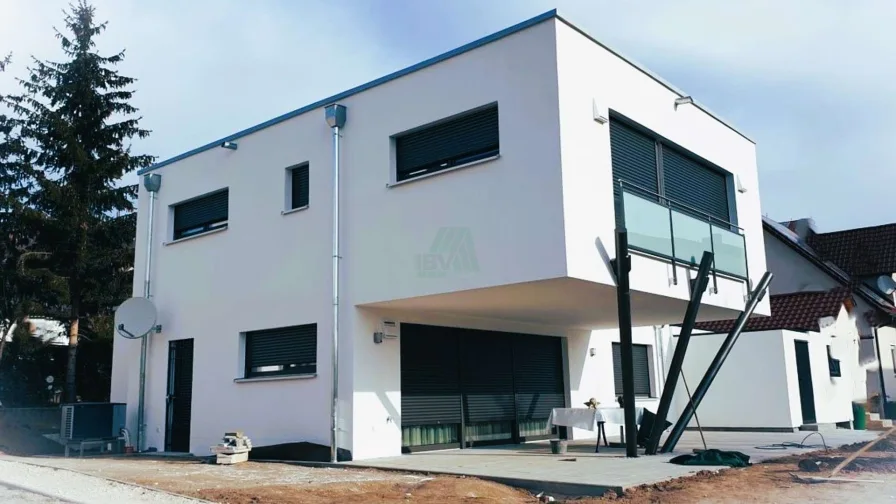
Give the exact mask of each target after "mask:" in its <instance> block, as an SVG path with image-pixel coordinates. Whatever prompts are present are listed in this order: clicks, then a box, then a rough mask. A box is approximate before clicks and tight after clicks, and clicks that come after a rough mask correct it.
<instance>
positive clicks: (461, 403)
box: [112, 11, 770, 459]
mask: <svg viewBox="0 0 896 504" xmlns="http://www.w3.org/2000/svg"><path fill="white" fill-rule="evenodd" d="M333 104H338V105H342V106H345V107H346V109H345V110H346V116H347V118H346V121H345V123H344V125H342V126H340V127H339V128H338V131H337V133H338V135H339V137H338V138H339V143H338V144H337V145H335V146H334V141H333V136H334V131H333V130H331V128H330V125H328V123H327V122H326V121H325V117H324V116H325V107H326V106H329V105H333ZM328 110H337V109H332V108H329V109H328ZM334 151H335V152H337V153H338V158H336V159H334V158H335V156H336V155H335V154H334ZM337 160H338V164H339V170H340V177H339V181H340V186H339V188H340V193H339V194H340V197H339V200H338V201H337V205H336V206H337V207H338V209H339V221H338V222H339V223H340V224H339V226H338V227H339V230H338V236H339V239H340V247H339V250H338V256H339V260H338V264H339V266H338V267H339V271H340V277H339V283H338V286H339V296H338V303H337V306H338V314H334V300H333V294H334V289H333V287H332V286H333V283H334V281H333V275H332V269H331V268H332V266H331V265H332V263H333V262H334V259H333V256H334V252H335V250H334V249H335V247H334V246H333V245H332V244H331V240H332V235H333V228H334V222H337V221H336V219H335V218H334V214H333V207H334V199H335V194H334V191H333V179H334V164H335V162H336V161H337ZM149 172H151V173H153V174H160V175H161V177H162V179H161V180H162V181H161V189H160V190H159V192H158V195H157V198H156V202H157V203H156V207H155V208H156V212H155V216H154V220H153V221H152V222H153V228H152V230H151V232H152V241H151V242H150V243H147V239H148V238H147V231H148V229H147V228H148V224H149V222H150V215H149V194H148V193H147V191H146V189H145V188H144V187H141V189H140V195H139V217H138V224H137V246H136V250H137V254H136V258H135V271H134V278H135V279H136V280H135V286H134V287H135V288H134V293H135V295H141V294H142V292H143V278H144V272H145V271H146V270H145V260H146V256H145V251H146V248H147V245H150V246H151V247H152V250H153V256H152V265H151V267H150V275H149V278H150V279H151V285H152V299H153V301H154V303H155V305H156V306H157V308H158V313H159V317H158V323H159V324H160V325H161V331H160V332H159V333H153V334H151V336H150V338H151V342H150V351H149V357H148V362H147V376H146V402H145V404H146V422H145V424H146V435H147V438H146V442H145V443H144V448H146V447H155V448H157V449H159V450H167V451H193V452H196V453H204V452H205V451H206V449H207V447H208V446H210V445H212V444H214V443H215V442H217V440H218V439H219V438H220V436H221V435H222V434H223V432H224V431H226V430H230V429H234V428H237V429H241V430H243V431H245V432H246V433H247V435H248V436H250V437H251V438H252V440H253V444H255V445H256V446H263V445H275V444H280V443H287V442H297V441H309V442H314V443H319V444H323V445H329V444H330V434H331V418H332V417H331V415H332V412H331V405H332V404H333V402H334V385H333V384H334V378H336V377H338V388H337V390H336V391H337V392H338V394H336V395H337V397H336V404H337V406H338V409H337V412H336V416H337V418H338V422H337V425H336V427H337V434H338V436H337V437H338V446H339V447H340V448H344V449H347V450H350V451H351V453H352V456H353V457H354V458H355V459H366V458H371V457H382V456H392V455H397V454H399V453H401V452H402V451H409V450H420V449H433V448H442V447H460V446H462V445H465V446H471V445H480V444H484V443H512V442H521V441H525V440H531V439H538V438H543V437H546V436H550V435H556V433H555V432H554V430H553V429H552V428H551V426H549V425H548V423H547V419H548V416H549V414H550V411H551V408H552V407H562V406H568V405H581V404H582V403H584V402H585V401H587V400H588V399H589V398H590V397H595V398H597V399H598V400H599V401H600V402H601V403H603V405H613V404H614V403H615V401H614V400H615V397H616V396H617V394H619V392H620V390H619V388H620V383H621V377H620V374H619V367H620V360H619V359H618V357H616V355H617V354H618V352H615V351H614V343H616V342H618V341H619V332H618V329H617V328H618V320H617V308H616V282H615V275H614V274H613V272H612V269H611V266H610V261H611V259H612V258H614V257H615V255H616V253H615V235H614V229H615V227H616V222H617V220H618V221H619V222H624V223H625V225H626V227H627V228H628V231H629V241H630V245H631V247H632V250H633V256H632V270H631V289H632V292H631V300H632V307H633V309H632V319H633V323H634V325H635V326H637V327H636V329H635V331H634V339H635V343H636V344H637V345H638V346H637V347H636V351H635V359H636V362H635V368H636V369H635V388H636V389H637V392H638V396H639V399H638V402H639V404H641V405H645V406H651V407H653V406H655V404H656V402H657V397H658V395H659V392H660V391H661V390H662V382H663V380H662V377H663V369H664V367H665V364H664V362H663V357H662V355H663V354H662V353H661V352H659V351H658V350H659V349H660V348H662V347H664V346H667V345H668V331H663V330H662V329H661V327H660V326H663V325H667V324H672V323H680V321H681V320H682V317H683V316H684V311H685V308H686V306H687V303H688V299H689V296H690V293H689V289H690V287H689V282H688V279H689V278H692V277H693V276H694V274H695V271H694V269H695V268H694V264H696V262H697V261H699V259H700V256H701V254H702V252H703V250H705V249H710V250H713V251H714V252H715V253H716V270H715V271H714V272H713V275H712V280H711V282H710V286H711V288H710V289H708V291H707V293H706V294H705V295H704V297H703V305H702V307H701V311H700V317H701V319H702V320H717V319H724V318H731V317H734V316H736V315H737V314H738V313H739V312H740V311H741V310H742V309H743V307H744V304H745V301H746V300H747V298H748V293H749V292H750V288H751V286H752V285H753V284H755V282H756V281H758V279H759V278H760V277H761V275H762V274H763V273H764V272H765V270H766V266H765V248H764V244H763V233H762V219H761V212H760V206H759V192H758V183H757V169H756V149H755V145H754V143H753V142H752V141H751V140H750V139H749V138H747V137H746V136H744V135H743V134H741V133H739V132H738V131H737V130H736V129H734V128H733V127H732V126H730V125H728V124H727V123H725V122H723V121H722V120H721V119H719V118H718V117H717V116H715V115H713V114H712V113H710V112H709V111H707V110H706V109H705V108H704V107H702V106H700V105H699V104H697V103H696V102H694V101H693V100H692V99H691V98H690V97H688V96H686V95H685V94H684V93H682V92H681V91H678V90H677V89H675V88H674V87H672V86H671V85H669V84H667V83H665V82H664V81H663V80H661V79H660V78H658V77H656V76H654V75H653V74H651V73H649V72H648V71H647V70H644V69H643V68H641V67H639V66H637V65H636V64H635V63H633V62H631V61H630V60H627V59H625V58H623V57H621V56H620V55H619V54H618V53H616V52H613V51H611V50H609V49H608V48H607V47H605V46H604V45H602V44H600V43H599V42H597V41H596V40H594V39H593V38H591V37H589V36H588V35H586V34H585V33H584V32H583V31H582V30H581V29H579V28H577V27H575V26H574V25H572V24H571V23H569V22H568V21H566V20H565V19H563V18H562V17H560V16H558V15H557V14H556V12H554V11H551V12H548V13H546V14H543V15H541V16H538V17H536V18H533V19H530V20H528V21H525V22H523V23H521V24H518V25H516V26H513V27H510V28H508V29H505V30H502V31H500V32H498V33H495V34H493V35H490V36H488V37H485V38H483V39H481V40H478V41H476V42H473V43H470V44H467V45H465V46H463V47H460V48H458V49H455V50H453V51H450V52H448V53H445V54H443V55H441V56H437V57H435V58H432V59H430V60H427V61H424V62H422V63H419V64H417V65H414V66H412V67H409V68H407V69H405V70H401V71H399V72H396V73H394V74H391V75H388V76H385V77H383V78H380V79H377V80H375V81H373V82H371V83H369V84H365V85H363V86H360V87H357V88H354V89H351V90H349V91H346V92H343V93H340V94H337V95H334V96H332V97H330V98H327V99H324V100H321V101H319V102H317V103H313V104H311V105H308V106H306V107H303V108H301V109H298V110H295V111H293V112H289V113H287V114H285V115H282V116H280V117H277V118H274V119H272V120H270V121H267V122H265V123H263V124H260V125H258V126H255V127H252V128H250V129H248V130H245V131H241V132H239V133H236V134H233V135H231V136H229V137H226V138H223V139H221V140H219V141H216V142H213V143H210V144H208V145H205V146H202V147H199V148H197V149H194V150H192V151H190V152H187V153H185V154H182V155H179V156H177V157H175V158H172V159H170V160H168V161H164V162H161V163H159V164H157V165H155V166H152V167H150V168H149V169H147V170H143V172H141V173H149ZM620 181H621V182H620ZM769 313H770V312H769V306H768V298H767V297H766V298H765V299H764V300H763V301H762V303H760V305H759V307H758V309H757V314H759V315H769ZM334 318H335V320H336V321H337V322H338V325H337V326H336V327H334V323H333V321H334ZM337 327H338V365H339V367H338V374H337V375H336V376H335V377H334V366H333V364H332V360H333V358H334V354H336V352H335V351H334V345H333V341H334V333H335V332H336V328H337ZM395 336H397V337H395ZM139 353H140V343H139V341H132V340H126V339H123V338H119V339H117V340H116V344H115V348H114V359H113V379H112V400H113V401H122V402H127V404H128V417H129V428H130V429H132V430H133V431H136V427H137V425H136V411H137V397H138V390H139V375H138V367H139V366H138V365H137V363H138V362H139ZM614 368H616V369H615V371H614ZM571 435H572V436H573V437H582V436H586V435H593V434H591V433H583V432H578V431H576V432H572V433H571Z"/></svg>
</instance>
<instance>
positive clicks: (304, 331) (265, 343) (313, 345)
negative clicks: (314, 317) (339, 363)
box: [246, 324, 317, 378]
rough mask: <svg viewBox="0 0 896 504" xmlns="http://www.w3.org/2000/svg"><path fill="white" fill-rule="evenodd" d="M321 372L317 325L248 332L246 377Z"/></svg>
mask: <svg viewBox="0 0 896 504" xmlns="http://www.w3.org/2000/svg"><path fill="white" fill-rule="evenodd" d="M316 372H317V324H306V325H301V326H292V327H281V328H277V329H265V330H263V331H252V332H248V333H246V377H249V378H251V377H253V376H267V375H288V374H314V373H316Z"/></svg>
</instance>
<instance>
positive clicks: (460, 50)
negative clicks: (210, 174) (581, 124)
mask: <svg viewBox="0 0 896 504" xmlns="http://www.w3.org/2000/svg"><path fill="white" fill-rule="evenodd" d="M550 19H557V20H559V21H562V22H563V23H565V24H566V25H567V26H569V27H570V28H572V29H574V30H576V31H577V32H579V33H581V34H582V35H584V36H585V37H587V38H588V39H589V40H591V41H592V42H594V43H595V44H597V45H599V46H601V47H603V48H604V49H606V50H608V51H610V52H611V53H613V54H614V55H616V56H617V57H619V58H621V59H622V60H624V61H625V62H627V63H628V64H630V65H632V66H633V67H635V68H636V69H638V70H639V71H641V72H643V73H644V74H645V75H647V76H648V77H650V78H652V79H653V80H655V81H656V82H658V83H659V84H661V85H663V86H664V87H666V88H667V89H669V90H670V91H672V92H674V93H676V94H678V95H679V96H680V97H684V96H689V95H688V94H687V93H685V92H684V91H681V90H680V89H678V88H677V87H675V86H673V85H672V84H670V83H668V82H666V81H665V80H664V79H663V78H662V77H660V76H658V75H656V74H654V73H653V72H651V71H650V70H648V69H647V68H645V67H644V66H643V65H641V64H639V63H637V62H636V61H635V60H633V59H632V58H628V57H626V56H624V55H622V54H621V53H620V52H619V51H616V50H614V49H612V48H610V47H608V46H607V45H606V44H604V43H602V42H600V41H598V40H597V39H595V38H594V37H592V36H591V35H589V34H588V33H587V32H585V30H583V29H581V28H579V27H578V26H576V25H575V24H573V23H572V22H570V21H568V20H566V19H565V18H564V17H563V16H561V15H560V14H559V13H558V12H557V9H552V10H549V11H547V12H545V13H543V14H539V15H538V16H535V17H533V18H530V19H527V20H525V21H523V22H521V23H517V24H515V25H513V26H510V27H508V28H504V29H503V30H501V31H497V32H495V33H492V34H491V35H487V36H485V37H482V38H480V39H478V40H474V41H473V42H470V43H468V44H464V45H462V46H460V47H457V48H455V49H452V50H450V51H448V52H445V53H442V54H440V55H438V56H434V57H432V58H429V59H427V60H424V61H421V62H420V63H417V64H414V65H411V66H409V67H407V68H403V69H401V70H398V71H396V72H392V73H390V74H388V75H384V76H383V77H380V78H378V79H374V80H372V81H370V82H367V83H365V84H361V85H360V86H356V87H353V88H351V89H349V90H346V91H343V92H341V93H337V94H335V95H333V96H328V97H327V98H324V99H322V100H318V101H316V102H314V103H310V104H308V105H305V106H304V107H301V108H297V109H295V110H293V111H291V112H287V113H285V114H283V115H279V116H277V117H275V118H273V119H269V120H267V121H265V122H263V123H260V124H256V125H255V126H252V127H249V128H246V129H244V130H242V131H237V132H236V133H233V134H230V135H228V136H226V137H224V138H220V139H218V140H215V141H214V142H210V143H207V144H205V145H203V146H201V147H197V148H195V149H193V150H189V151H187V152H184V153H183V154H178V155H177V156H174V157H172V158H169V159H166V160H164V161H160V162H158V163H156V164H154V165H152V166H149V167H146V168H143V169H141V170H139V171H138V172H137V174H138V175H143V174H144V173H148V172H151V171H153V170H157V169H159V168H161V167H163V166H167V165H170V164H172V163H175V162H177V161H180V160H182V159H186V158H188V157H190V156H193V155H195V154H199V153H200V152H203V151H206V150H209V149H213V148H215V147H219V146H220V145H221V144H222V143H224V142H232V141H234V140H236V139H238V138H241V137H244V136H247V135H250V134H252V133H255V132H256V131H259V130H262V129H265V128H267V127H269V126H273V125H275V124H279V123H281V122H283V121H286V120H288V119H291V118H293V117H296V116H298V115H301V114H304V113H305V112H310V111H312V110H314V109H318V108H321V107H324V106H326V105H330V104H332V103H335V102H337V101H339V100H343V99H345V98H348V97H349V96H352V95H355V94H358V93H360V92H362V91H366V90H368V89H370V88H373V87H376V86H379V85H380V84H385V83H386V82H389V81H391V80H395V79H397V78H399V77H403V76H405V75H408V74H410V73H413V72H416V71H418V70H422V69H424V68H426V67H429V66H432V65H435V64H436V63H440V62H442V61H445V60H447V59H450V58H453V57H455V56H458V55H461V54H464V53H466V52H469V51H472V50H473V49H476V48H477V47H481V46H484V45H486V44H489V43H492V42H495V41H497V40H501V39H502V38H504V37H507V36H509V35H513V34H514V33H517V32H520V31H522V30H525V29H527V28H530V27H532V26H535V25H537V24H539V23H542V22H544V21H548V20H550ZM693 105H694V106H695V107H697V108H699V109H700V110H702V111H703V112H705V113H706V114H709V115H710V116H711V117H713V118H714V119H716V120H717V121H719V122H720V123H722V124H723V125H725V126H726V127H728V128H729V129H731V130H732V131H734V132H735V133H737V134H738V135H740V136H742V137H743V138H745V139H747V140H749V141H750V142H753V143H756V142H755V141H754V140H753V139H752V138H750V137H748V136H747V135H746V134H744V133H743V132H741V131H739V130H738V129H737V128H735V127H734V126H732V125H731V123H730V122H728V121H726V120H724V119H722V118H721V117H720V116H719V115H718V114H715V113H714V112H712V111H710V110H709V109H708V108H706V107H705V106H703V105H702V104H700V103H698V102H697V100H694V103H693Z"/></svg>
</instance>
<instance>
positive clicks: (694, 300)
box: [645, 250, 713, 455]
mask: <svg viewBox="0 0 896 504" xmlns="http://www.w3.org/2000/svg"><path fill="white" fill-rule="evenodd" d="M712 261H713V254H712V252H709V251H707V250H704V251H703V257H702V258H701V259H700V268H699V269H698V270H697V278H695V279H694V287H693V290H692V291H691V300H690V302H689V303H688V307H687V310H685V312H684V320H683V321H682V323H681V333H680V334H679V335H678V343H677V344H676V345H675V352H674V353H673V354H672V363H671V364H670V365H669V372H668V374H667V375H666V376H668V378H667V379H666V383H664V384H663V395H662V397H661V398H660V404H659V406H657V410H656V418H655V419H654V423H653V429H652V430H651V432H650V438H649V439H648V440H647V446H646V450H645V453H646V454H647V455H656V450H657V447H658V446H659V444H660V436H662V435H663V431H664V430H666V425H665V424H666V417H667V416H669V408H670V407H671V406H672V397H673V395H674V394H675V388H676V387H677V386H678V377H679V376H680V375H681V367H682V365H683V364H684V357H685V352H687V350H688V342H689V341H690V340H691V333H692V332H693V331H694V323H695V322H696V321H697V312H698V311H699V310H700V302H701V301H702V299H703V292H704V291H706V287H707V285H708V284H709V269H710V266H711V265H712Z"/></svg>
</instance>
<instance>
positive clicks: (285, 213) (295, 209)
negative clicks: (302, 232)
mask: <svg viewBox="0 0 896 504" xmlns="http://www.w3.org/2000/svg"><path fill="white" fill-rule="evenodd" d="M302 210H308V205H305V206H300V207H298V208H291V209H289V210H282V211H281V212H280V215H289V214H293V213H296V212H301V211H302Z"/></svg>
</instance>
